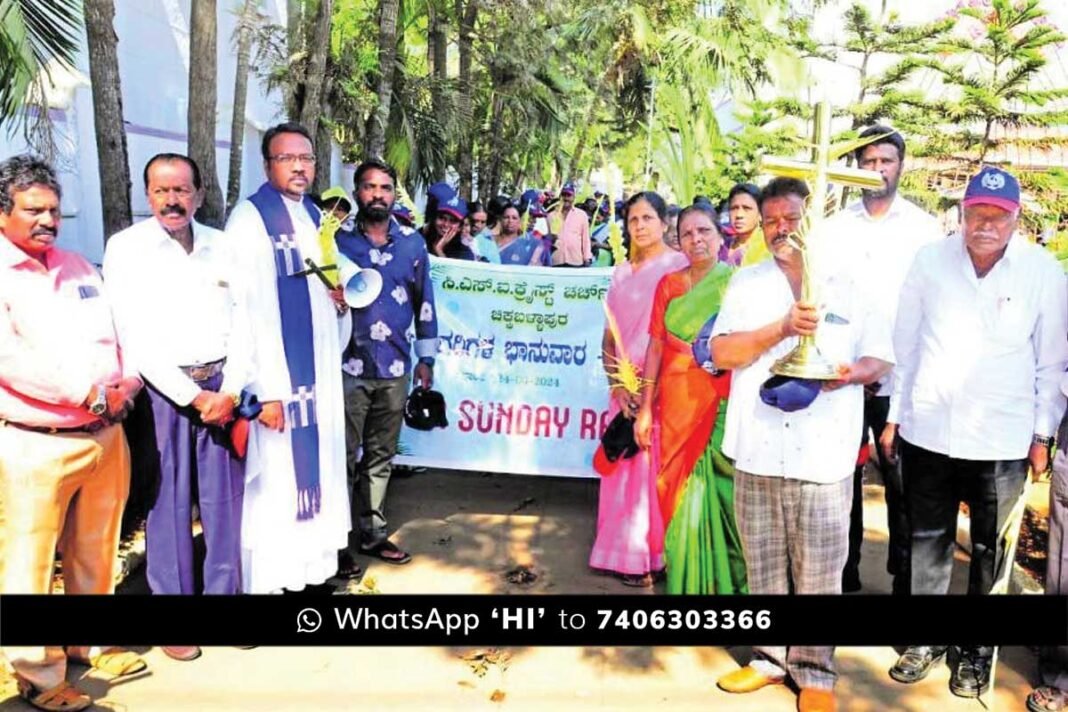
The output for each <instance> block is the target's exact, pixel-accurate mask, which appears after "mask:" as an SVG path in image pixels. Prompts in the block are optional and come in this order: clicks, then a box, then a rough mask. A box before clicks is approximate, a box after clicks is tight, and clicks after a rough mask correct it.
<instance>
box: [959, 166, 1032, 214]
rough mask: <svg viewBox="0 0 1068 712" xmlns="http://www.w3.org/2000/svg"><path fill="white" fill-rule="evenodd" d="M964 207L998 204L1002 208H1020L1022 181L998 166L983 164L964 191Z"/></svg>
mask: <svg viewBox="0 0 1068 712" xmlns="http://www.w3.org/2000/svg"><path fill="white" fill-rule="evenodd" d="M963 205H964V207H968V206H969V205H996V206H997V207H999V208H1001V209H1002V210H1008V211H1015V210H1019V209H1020V181H1018V180H1016V176H1014V175H1013V174H1011V173H1009V172H1008V171H1003V170H1001V169H1000V168H998V167H996V166H983V169H982V170H981V171H979V172H978V173H976V174H975V175H974V176H972V179H971V180H970V181H968V187H967V188H966V189H965V191H964V202H963Z"/></svg>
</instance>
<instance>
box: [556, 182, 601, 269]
mask: <svg viewBox="0 0 1068 712" xmlns="http://www.w3.org/2000/svg"><path fill="white" fill-rule="evenodd" d="M560 203H561V211H560V215H561V223H560V234H559V235H557V237H556V251H555V252H554V253H553V266H554V267H588V266H589V265H590V263H591V262H593V248H592V247H591V245H590V219H589V216H587V215H586V213H585V212H583V211H582V210H578V209H576V208H575V186H574V184H573V183H564V187H563V188H562V189H561V190H560Z"/></svg>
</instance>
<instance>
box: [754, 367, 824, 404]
mask: <svg viewBox="0 0 1068 712" xmlns="http://www.w3.org/2000/svg"><path fill="white" fill-rule="evenodd" d="M822 388H823V382H822V381H817V380H813V379H810V378H792V377H790V376H772V377H771V378H769V379H768V380H766V381H764V383H763V385H761V386H760V400H762V401H764V402H765V403H766V404H768V405H770V406H771V407H773V408H778V409H779V410H784V411H786V412H787V413H793V412H794V411H795V410H802V409H804V408H807V407H809V406H810V405H812V401H814V400H816V396H818V395H819V394H820V390H821V389H822Z"/></svg>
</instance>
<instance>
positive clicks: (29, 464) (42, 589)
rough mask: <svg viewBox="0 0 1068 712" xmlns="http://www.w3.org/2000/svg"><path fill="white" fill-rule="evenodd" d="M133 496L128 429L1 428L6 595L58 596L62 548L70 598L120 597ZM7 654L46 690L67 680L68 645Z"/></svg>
mask: <svg viewBox="0 0 1068 712" xmlns="http://www.w3.org/2000/svg"><path fill="white" fill-rule="evenodd" d="M129 492H130V450H129V447H128V446H127V444H126V436H125V435H124V434H123V431H122V426H120V425H112V426H110V427H107V428H104V429H103V430H100V431H97V432H96V433H56V434H47V433H35V432H30V431H26V430H21V429H19V428H15V427H13V426H10V425H0V593H51V591H52V570H53V567H54V565H55V552H56V549H57V548H58V549H59V551H60V552H61V553H62V555H63V586H64V590H65V591H66V592H67V593H75V594H88V593H113V592H114V590H115V576H116V573H117V572H116V566H117V563H118V559H117V553H118V546H119V529H120V526H121V524H122V511H123V508H124V507H125V505H126V497H127V495H128V494H129ZM71 635H72V637H75V636H77V631H71ZM68 652H70V653H71V654H72V655H74V656H77V657H82V658H84V657H87V656H88V654H89V653H88V650H87V649H78V650H76V649H74V648H71V649H69V651H68ZM3 654H4V657H5V658H6V659H7V661H8V663H9V664H10V665H11V667H12V668H14V670H15V672H16V673H18V674H19V675H21V676H22V677H24V678H26V679H27V680H29V681H30V682H32V683H33V684H34V685H36V686H37V687H39V688H41V689H47V688H50V687H54V686H55V685H58V684H59V683H60V682H62V681H63V679H64V677H65V676H66V667H67V657H66V654H65V653H64V650H63V648H61V647H58V646H50V647H26V648H22V647H20V648H13V647H5V648H4V649H3Z"/></svg>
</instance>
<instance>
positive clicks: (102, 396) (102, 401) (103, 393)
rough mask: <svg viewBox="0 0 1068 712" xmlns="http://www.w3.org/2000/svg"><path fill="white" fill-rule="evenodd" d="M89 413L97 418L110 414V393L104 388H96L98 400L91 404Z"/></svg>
mask: <svg viewBox="0 0 1068 712" xmlns="http://www.w3.org/2000/svg"><path fill="white" fill-rule="evenodd" d="M89 412H90V413H92V414H93V415H95V416H97V417H100V416H102V415H104V413H107V412H108V392H107V389H106V388H105V387H104V386H101V385H97V386H96V398H94V399H93V402H92V403H90V404H89Z"/></svg>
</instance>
